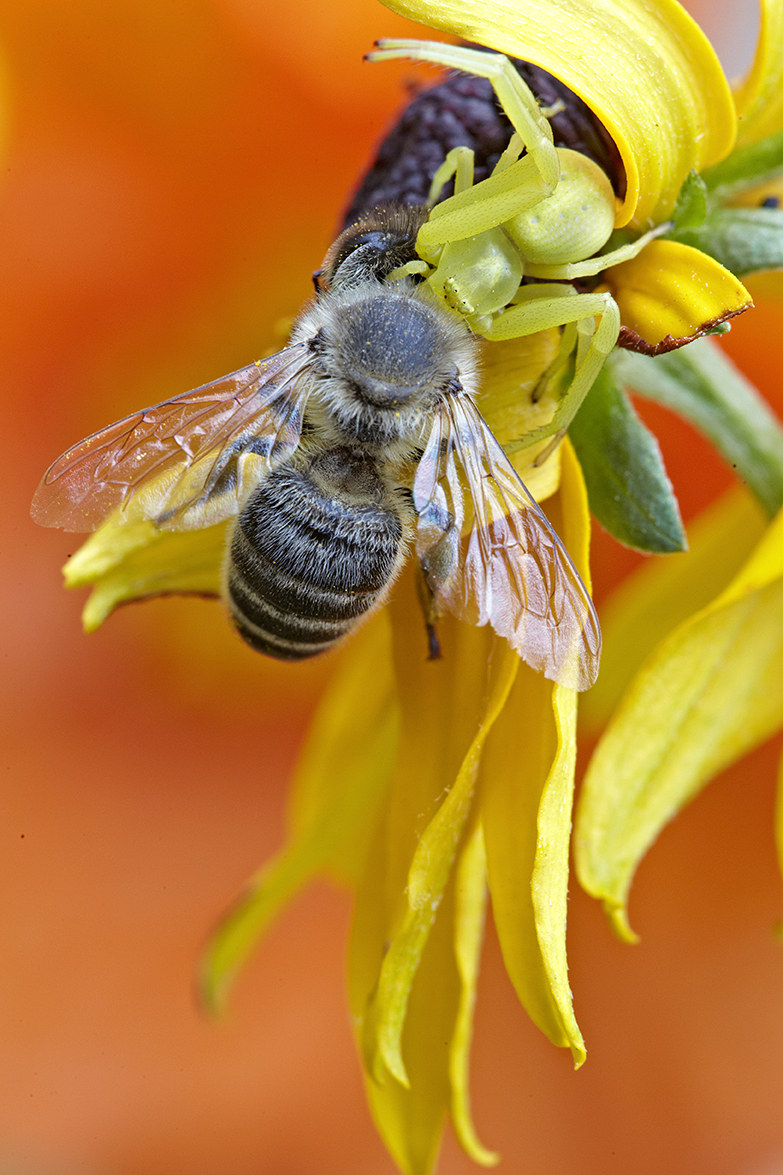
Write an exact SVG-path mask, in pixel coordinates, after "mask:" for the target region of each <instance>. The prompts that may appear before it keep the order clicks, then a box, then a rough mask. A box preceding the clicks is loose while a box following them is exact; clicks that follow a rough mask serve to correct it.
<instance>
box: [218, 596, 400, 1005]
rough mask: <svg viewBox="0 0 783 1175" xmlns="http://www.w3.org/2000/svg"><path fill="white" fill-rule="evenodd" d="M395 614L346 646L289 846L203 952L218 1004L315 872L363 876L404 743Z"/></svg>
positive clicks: (315, 728)
mask: <svg viewBox="0 0 783 1175" xmlns="http://www.w3.org/2000/svg"><path fill="white" fill-rule="evenodd" d="M396 717H397V716H396V706H395V699H394V683H393V680H392V674H391V652H390V636H389V624H388V617H387V616H386V615H385V613H381V614H379V615H378V616H376V617H374V618H373V619H372V621H371V622H370V623H369V624H368V625H367V626H366V627H365V628H364V630H363V631H362V632H361V633H359V634H358V635H357V636H356V638H355V639H354V640H353V641H352V642H351V643H350V644H349V645H348V646H347V647H346V649H345V651H344V653H343V658H342V661H341V662H340V664H339V668H338V670H337V673H336V675H335V677H334V678H333V680H332V682H331V684H330V686H329V689H328V691H327V693H326V695H325V696H324V698H323V700H322V702H321V704H320V706H319V708H318V712H317V714H316V716H315V718H314V720H313V724H312V726H311V729H310V732H309V734H308V738H307V742H306V744H305V748H304V751H303V753H302V757H301V759H300V762H299V766H298V768H297V771H296V774H295V776H294V781H293V792H292V800H291V813H290V816H289V820H290V824H291V831H290V834H289V837H288V841H287V844H286V845H285V847H284V848H283V849H282V850H281V851H280V852H279V853H278V854H276V856H275V857H273V858H272V859H271V860H270V861H268V862H267V863H266V864H265V865H264V867H263V868H262V869H261V870H260V871H259V873H258V874H257V875H256V876H255V877H254V878H253V879H252V880H251V881H250V883H249V884H248V887H247V889H246V891H245V893H244V894H243V895H242V897H241V898H240V899H239V901H238V902H237V904H236V906H235V907H234V909H233V910H232V911H231V913H230V914H229V915H228V916H227V917H226V918H225V919H224V921H223V922H222V923H221V925H220V926H219V927H218V929H217V931H216V932H215V934H214V935H213V937H212V939H211V941H210V943H209V945H208V947H207V950H206V952H205V955H204V960H203V963H202V973H201V992H202V997H203V999H204V1002H205V1004H206V1005H207V1006H208V1007H209V1008H211V1009H212V1010H213V1011H215V1010H217V1009H219V1008H220V1007H221V1006H222V1004H223V1002H224V1001H225V998H226V995H227V992H228V988H229V986H230V984H231V982H232V981H233V979H234V977H235V975H236V973H237V971H238V970H239V968H240V967H241V966H242V964H243V963H244V962H245V960H246V959H247V957H248V956H249V954H250V953H251V951H252V950H253V949H254V947H255V946H256V945H257V943H258V941H259V939H260V938H261V937H262V935H263V934H264V933H265V931H266V930H267V928H268V927H269V925H270V923H271V922H272V920H273V919H274V918H275V917H276V916H277V914H278V913H279V912H280V910H281V909H282V907H283V906H284V905H285V904H286V902H288V901H290V899H291V898H292V896H293V895H294V894H295V893H296V892H297V891H298V890H299V889H301V888H302V886H304V885H305V884H306V883H307V882H308V881H309V880H310V879H311V878H312V877H313V875H314V874H316V873H323V872H329V873H331V874H332V875H336V876H337V877H338V878H339V879H340V880H354V879H355V878H356V876H357V875H358V873H359V872H360V870H361V869H363V867H364V859H365V856H366V852H367V847H368V844H369V841H370V839H371V836H372V833H373V830H374V827H375V824H376V823H377V807H378V802H379V800H380V798H381V797H382V795H383V793H384V791H385V788H386V785H387V784H388V781H389V776H390V772H391V766H392V763H393V758H394V754H395V751H396V746H397V721H396Z"/></svg>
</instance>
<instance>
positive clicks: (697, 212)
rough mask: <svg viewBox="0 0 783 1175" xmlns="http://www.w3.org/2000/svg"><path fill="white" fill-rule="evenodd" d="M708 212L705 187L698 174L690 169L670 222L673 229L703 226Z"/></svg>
mask: <svg viewBox="0 0 783 1175" xmlns="http://www.w3.org/2000/svg"><path fill="white" fill-rule="evenodd" d="M708 211H709V205H708V201H707V185H706V184H705V182H704V180H703V179H702V178H701V176H700V175H699V173H698V172H697V171H695V170H694V169H693V168H691V171H690V172H689V173H688V175H687V176H686V179H685V183H684V184H683V185H682V187H681V188H680V194H679V196H678V197H677V203H676V204H675V206H674V212H673V214H672V220H673V221H674V225H675V228H677V229H680V228H692V227H698V225H700V224H703V223H704V220H705V218H706V216H707V212H708Z"/></svg>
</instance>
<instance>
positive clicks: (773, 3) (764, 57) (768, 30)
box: [734, 0, 783, 146]
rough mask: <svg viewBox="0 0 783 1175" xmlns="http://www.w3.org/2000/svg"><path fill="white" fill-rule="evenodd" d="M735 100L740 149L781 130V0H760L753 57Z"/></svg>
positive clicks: (782, 114)
mask: <svg viewBox="0 0 783 1175" xmlns="http://www.w3.org/2000/svg"><path fill="white" fill-rule="evenodd" d="M734 101H735V104H736V107H737V115H738V118H739V124H738V127H737V143H738V144H739V145H740V146H744V145H745V144H747V143H756V142H758V140H759V139H763V138H765V137H766V136H767V135H774V134H775V132H776V131H779V130H783V0H761V29H760V31H759V42H758V45H757V47H756V56H755V59H754V61H753V65H752V67H751V70H750V73H749V74H748V76H747V78H746V79H745V80H744V82H743V83H742V85H741V86H740V87H739V88H738V90H737V92H736V93H735V95H734Z"/></svg>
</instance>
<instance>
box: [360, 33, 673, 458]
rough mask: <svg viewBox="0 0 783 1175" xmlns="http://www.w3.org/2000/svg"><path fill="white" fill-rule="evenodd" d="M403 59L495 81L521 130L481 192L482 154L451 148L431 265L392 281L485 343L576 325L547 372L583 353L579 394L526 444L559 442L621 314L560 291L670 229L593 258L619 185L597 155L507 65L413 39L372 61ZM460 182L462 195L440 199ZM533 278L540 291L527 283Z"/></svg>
mask: <svg viewBox="0 0 783 1175" xmlns="http://www.w3.org/2000/svg"><path fill="white" fill-rule="evenodd" d="M393 58H408V59H412V60H416V61H428V62H431V63H433V64H435V65H443V66H446V67H447V68H451V69H458V70H461V71H462V72H464V73H470V74H474V75H475V76H476V77H483V78H486V79H487V80H488V81H489V82H490V83H491V85H492V88H493V89H494V91H495V95H496V97H497V99H498V102H499V103H500V105H501V107H502V108H503V110H504V111H505V113H506V115H507V117H508V119H509V121H510V123H511V125H512V127H513V128H514V133H513V134H512V136H511V140H510V142H509V144H508V147H507V148H506V150H505V151H504V152H503V154H502V155H501V157H500V159H499V160H498V163H497V164H496V166H495V168H494V170H493V172H492V174H491V175H490V176H488V177H487V179H484V180H482V181H481V182H480V183H478V184H474V182H473V152H472V151H471V150H470V149H469V148H468V147H456V148H455V149H454V150H453V151H450V152H449V154H448V156H447V157H446V159H445V161H444V163H443V164H442V165H441V167H440V168H439V169H438V171H437V172H436V173H435V176H434V178H433V181H432V187H431V189H430V194H429V200H428V203H429V205H430V207H431V212H430V215H429V218H428V219H427V221H426V222H425V224H424V225H423V226H422V227H421V229H420V230H419V234H418V236H417V238H416V252H417V253H418V255H419V257H420V258H421V260H420V261H413V262H410V263H409V264H408V265H406V266H402V267H401V268H400V269H399V270H398V271H395V273H394V274H393V275H392V277H397V276H402V275H403V274H411V273H416V274H419V275H421V276H422V277H423V279H424V280H425V282H426V283H427V285H428V286H429V288H430V289H431V291H432V292H433V293H434V294H435V295H436V296H437V297H438V298H439V299H441V300H442V301H444V302H445V303H446V305H447V306H448V307H449V308H450V309H451V310H452V311H455V312H457V313H459V314H460V316H461V317H462V318H463V319H464V320H465V321H466V322H467V324H468V326H470V328H471V329H472V330H473V331H474V332H475V333H476V334H479V335H481V336H483V337H484V338H485V339H489V340H492V341H496V340H501V339H513V338H520V337H522V336H524V335H531V334H537V333H538V332H539V331H543V330H548V329H551V328H552V327H564V328H566V329H565V331H564V335H563V343H562V346H561V348H560V351H559V354H558V357H557V358H556V360H555V363H554V364H553V366H552V368H551V369H550V372H549V373H548V374H549V376H550V377H551V375H552V374H553V373H554V372H555V370H556V371H557V372H558V373H559V372H560V371H561V370H562V369H563V367H564V366H565V359H567V356H568V355H570V353H571V352H572V351H573V350H574V348H575V350H576V359H575V365H574V372H573V376H572V378H571V383H570V386H569V387H568V389H567V390H566V392H565V394H564V395H563V396H562V398H561V400H560V403H559V405H558V408H557V411H556V412H555V415H554V417H553V419H552V420H551V421H550V423H549V424H548V425H545V426H543V427H542V428H539V429H536V430H535V432H533V433H530V434H529V435H528V436H526V437H525V438H524V441H523V442H522V443H524V444H525V445H527V444H532V443H533V441H536V440H539V439H541V437H544V436H551V435H559V434H561V433H563V432H565V430H566V429H567V428H568V425H569V424H570V422H571V420H572V419H573V417H574V416H575V414H576V411H577V409H578V408H579V405H580V404H581V403H582V400H583V399H584V397H585V396H586V395H587V393H588V391H589V390H590V388H591V387H592V384H593V381H594V380H595V378H596V376H597V375H598V373H599V371H600V370H601V367H602V366H603V364H604V361H605V360H606V358H607V356H608V355H609V354H610V352H611V351H612V349H613V348H614V346H615V344H616V342H617V338H618V335H619V333H620V312H619V310H618V307H617V303H616V302H615V300H614V298H613V297H612V296H611V294H609V293H605V292H593V293H589V292H588V293H579V292H577V290H576V289H574V287H573V286H570V285H563V284H556V283H564V282H572V281H575V280H576V279H578V278H585V277H593V276H595V275H597V274H599V273H602V272H603V270H605V269H608V268H610V267H611V266H613V265H619V264H620V262H622V261H629V260H630V259H631V258H632V257H635V256H636V255H637V254H638V253H639V252H640V251H641V250H642V249H643V248H644V246H645V245H646V244H648V242H649V241H651V240H652V239H653V238H654V237H656V236H659V235H660V234H661V233H663V232H666V231H667V230H668V229H669V228H670V226H669V225H659V226H658V227H657V228H655V229H653V230H652V231H651V232H648V233H645V234H644V236H642V237H639V239H638V240H636V241H633V242H632V243H631V244H628V245H623V246H622V247H621V248H619V249H613V250H611V251H610V252H608V253H604V254H603V255H602V256H594V254H596V253H597V252H598V250H599V249H601V248H603V247H604V246H605V245H606V243H607V241H608V240H609V237H610V236H611V233H612V231H613V228H614V219H615V207H616V201H615V196H614V192H613V191H612V187H611V185H610V183H609V180H608V179H607V177H606V175H605V174H604V172H603V171H602V170H601V168H600V167H599V166H598V164H597V163H594V162H593V160H591V159H588V158H587V156H585V155H581V154H579V153H578V152H576V151H570V150H568V149H566V148H563V147H555V146H554V143H553V137H552V130H551V127H550V126H549V123H548V122H547V120H546V117H545V112H543V111H542V110H541V109H540V108H539V106H538V103H537V102H536V99H535V96H534V95H533V93H532V92H531V90H530V89H529V88H528V86H527V85H526V84H525V82H524V81H523V80H522V78H521V77H520V75H519V74H518V73H517V71H516V69H515V68H514V66H513V65H512V64H511V62H510V61H509V59H508V58H507V57H504V56H503V55H502V54H500V53H492V52H488V51H486V50H481V49H468V48H465V47H463V46H457V45H446V44H443V43H442V42H439V41H412V40H385V41H379V42H378V45H377V48H376V49H375V51H374V52H373V53H370V54H368V60H370V61H388V60H391V59H393ZM523 151H524V152H525V154H524V155H523V154H522V153H523ZM520 156H521V158H520ZM451 179H453V180H454V195H453V196H450V197H449V198H448V199H446V200H443V201H442V202H441V203H437V201H438V198H439V196H440V194H441V192H442V191H443V188H444V186H445V185H446V184H447V183H448V182H449V181H450V180H451ZM525 277H527V278H537V279H539V282H541V283H542V284H538V283H535V284H529V285H522V284H521V283H522V279H523V278H525ZM596 320H597V323H596ZM566 347H567V348H568V350H567V352H566V351H565V348H566Z"/></svg>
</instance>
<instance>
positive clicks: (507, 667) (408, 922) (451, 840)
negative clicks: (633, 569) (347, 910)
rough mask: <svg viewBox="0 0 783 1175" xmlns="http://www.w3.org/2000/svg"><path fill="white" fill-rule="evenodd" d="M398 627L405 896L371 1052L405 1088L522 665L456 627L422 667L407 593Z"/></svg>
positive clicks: (398, 802) (395, 815)
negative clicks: (407, 1054)
mask: <svg viewBox="0 0 783 1175" xmlns="http://www.w3.org/2000/svg"><path fill="white" fill-rule="evenodd" d="M408 578H411V577H408ZM406 604H407V607H406ZM403 611H404V618H403V616H402V613H403ZM411 620H412V621H413V624H411ZM394 621H395V629H394V631H395V639H396V642H397V653H396V657H395V660H396V671H397V678H398V695H399V699H400V706H401V728H400V755H399V757H398V760H397V769H396V773H395V779H394V782H393V785H392V791H391V795H390V812H389V820H388V835H389V853H388V858H387V860H388V866H387V868H388V876H389V883H390V884H393V880H392V879H396V884H394V885H393V891H392V892H396V893H397V894H398V895H399V896H398V902H397V906H396V909H394V910H393V911H391V921H390V923H389V925H388V926H387V928H386V933H385V939H386V941H387V943H388V949H387V950H386V953H385V957H384V959H383V963H382V966H381V969H380V975H379V977H378V983H377V987H376V988H375V991H374V992H373V996H372V1001H371V1007H370V1009H369V1010H368V1013H367V1025H368V1026H370V1027H369V1031H366V1032H365V1036H364V1048H365V1054H366V1056H367V1058H368V1066H369V1067H370V1069H371V1072H372V1073H373V1075H374V1076H375V1078H376V1080H383V1079H384V1076H385V1073H386V1071H388V1073H390V1074H392V1075H393V1076H394V1077H395V1078H396V1079H397V1080H398V1081H399V1082H400V1083H402V1084H403V1085H406V1084H407V1083H408V1075H407V1072H406V1065H405V1061H404V1058H403V1055H402V1034H403V1027H404V1024H405V1017H406V1008H407V1003H408V998H409V995H410V991H411V988H412V985H413V980H414V977H415V975H416V971H417V969H418V967H419V963H420V960H421V957H422V953H423V951H424V947H425V945H426V942H427V938H428V936H429V934H430V931H431V929H432V926H433V923H434V922H435V920H436V914H437V910H438V906H439V904H440V901H441V897H442V895H443V892H444V890H445V887H446V883H447V881H448V878H449V875H450V872H451V867H452V863H453V861H454V857H455V854H456V852H457V847H458V844H459V841H460V838H461V836H462V833H463V830H464V827H465V822H466V820H467V818H468V815H469V812H470V806H471V800H472V796H473V789H474V786H475V781H476V774H477V770H478V764H479V761H480V758H481V752H482V749H483V745H484V742H485V740H486V738H487V735H488V733H489V731H490V730H491V728H492V725H493V724H494V722H495V721H496V720H497V718H498V715H499V714H500V713H501V711H502V709H503V706H504V704H505V702H506V699H507V697H508V692H509V689H510V688H511V685H512V683H513V681H514V678H515V676H516V674H517V671H518V669H519V666H520V661H519V657H518V656H517V654H516V653H514V652H513V651H512V650H511V649H510V648H509V646H508V645H507V644H506V642H505V641H501V640H499V639H498V638H496V637H495V636H494V634H492V633H491V632H490V631H488V630H487V629H476V628H472V627H471V626H469V625H465V624H460V623H459V622H456V621H448V622H447V623H444V624H443V625H442V626H441V632H442V635H441V644H442V649H443V656H442V659H441V660H440V661H435V662H432V661H430V662H425V663H422V662H421V661H419V660H418V659H417V658H416V657H415V652H414V650H415V649H416V646H417V643H418V644H419V645H421V642H422V641H423V626H422V621H421V614H420V609H419V608H418V607H417V605H416V602H415V601H414V600H411V599H409V600H408V601H405V600H404V597H403V595H402V593H401V592H400V593H398V597H397V598H396V599H395V607H394ZM417 637H418V641H417ZM457 754H459V758H457V757H456V756H457ZM423 818H424V819H423ZM406 857H407V860H406ZM403 870H404V872H403ZM400 873H402V876H400ZM359 900H360V902H361V900H362V895H361V893H360V899H359Z"/></svg>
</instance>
